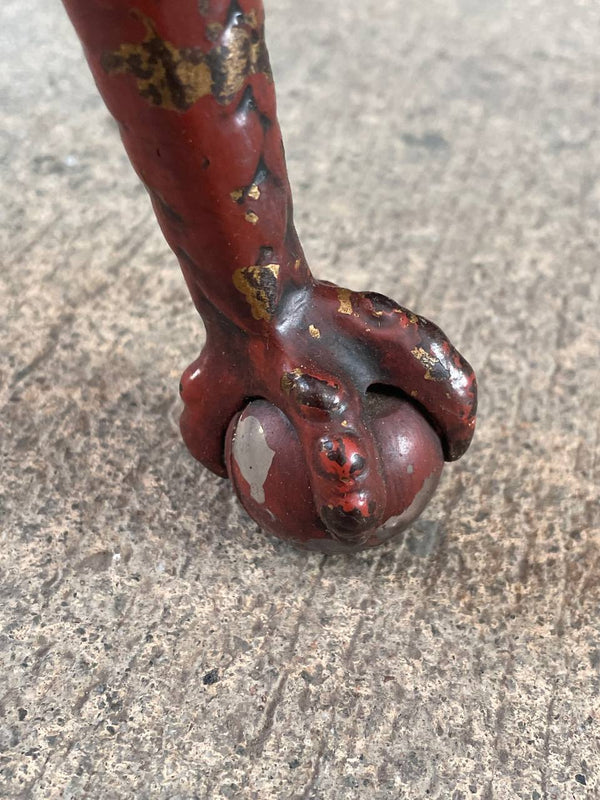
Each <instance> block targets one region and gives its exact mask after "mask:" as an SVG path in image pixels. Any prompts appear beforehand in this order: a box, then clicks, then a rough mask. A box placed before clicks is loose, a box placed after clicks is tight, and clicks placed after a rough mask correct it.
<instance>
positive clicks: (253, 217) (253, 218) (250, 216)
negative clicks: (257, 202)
mask: <svg viewBox="0 0 600 800" xmlns="http://www.w3.org/2000/svg"><path fill="white" fill-rule="evenodd" d="M244 218H245V220H246V222H249V223H250V224H251V225H256V223H257V222H258V214H255V213H254V211H246V213H245V214H244Z"/></svg>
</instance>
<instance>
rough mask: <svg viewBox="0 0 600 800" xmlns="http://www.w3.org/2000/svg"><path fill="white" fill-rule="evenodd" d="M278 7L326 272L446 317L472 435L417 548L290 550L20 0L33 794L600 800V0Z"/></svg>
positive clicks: (5, 346)
mask: <svg viewBox="0 0 600 800" xmlns="http://www.w3.org/2000/svg"><path fill="white" fill-rule="evenodd" d="M267 12H268V38H269V44H270V50H271V56H272V61H273V66H274V71H275V75H276V81H277V86H278V96H279V109H280V119H281V122H282V127H283V130H284V134H285V140H286V146H287V152H288V160H289V167H290V173H291V178H292V183H293V186H294V188H295V200H296V208H297V218H298V225H299V229H300V233H301V235H302V236H303V241H304V243H305V248H306V251H307V254H308V256H309V258H310V261H311V263H312V265H313V269H314V271H315V272H316V273H317V274H318V275H319V276H321V277H325V278H328V279H331V280H337V281H339V282H340V283H342V284H346V285H349V286H351V287H352V288H356V289H362V288H367V287H369V288H372V289H375V290H377V291H380V292H384V293H387V294H390V295H391V296H393V297H395V298H396V299H398V300H399V301H400V302H402V303H403V304H405V305H407V306H409V307H410V308H412V309H414V310H415V311H418V312H420V313H422V314H424V315H426V316H428V317H431V318H432V319H434V320H436V321H437V322H438V324H440V325H441V326H442V327H443V328H444V330H446V331H447V332H448V334H449V335H450V336H451V338H452V340H453V341H454V342H455V344H456V345H457V346H459V347H460V349H461V350H462V351H463V352H464V353H465V355H466V356H467V357H468V358H469V360H470V361H471V362H472V363H473V365H474V366H475V368H476V370H477V372H478V375H479V379H480V387H481V414H480V423H479V428H478V433H477V436H476V440H475V443H474V445H473V447H472V449H471V450H470V451H469V453H468V455H467V456H466V457H465V458H464V460H462V461H461V462H459V463H457V464H456V465H453V466H451V467H449V468H448V469H447V470H446V473H445V477H444V479H443V482H442V486H441V489H440V491H439V493H438V495H437V497H436V499H435V501H434V502H433V503H432V504H431V506H430V507H429V508H428V509H427V510H426V512H425V514H424V516H423V517H422V519H421V521H420V522H419V523H418V524H417V525H416V526H415V527H414V528H413V529H412V530H411V531H409V532H408V533H407V534H406V536H405V537H404V539H403V541H401V542H400V543H398V544H396V545H388V546H386V547H384V548H382V549H380V550H379V551H373V552H369V553H365V554H362V555H358V556H338V557H332V556H318V555H314V554H313V555H311V554H306V553H301V552H296V551H294V550H292V549H290V548H289V547H287V546H286V545H284V544H282V543H279V542H278V541H275V540H273V539H271V538H267V537H266V536H265V535H263V534H261V533H260V531H259V530H258V529H257V528H256V526H255V525H254V524H253V523H252V522H251V521H250V520H249V519H248V517H247V516H246V515H245V513H244V512H243V511H241V510H240V507H239V506H238V504H237V502H236V501H235V499H234V498H233V497H232V495H231V492H230V489H229V487H228V484H227V483H226V482H225V481H222V480H220V479H218V478H215V477H213V476H212V475H210V474H208V473H207V472H206V471H204V470H203V469H202V468H201V467H200V466H199V465H198V464H197V463H195V462H194V461H193V460H192V459H191V457H190V456H189V455H188V454H187V452H186V451H185V449H184V447H183V444H182V442H181V441H180V438H179V434H178V431H177V415H178V399H177V383H178V377H179V374H180V372H181V371H182V370H183V368H184V367H185V366H186V365H187V364H188V362H189V361H191V360H192V358H194V357H195V355H196V354H197V352H198V351H199V349H200V347H201V344H202V336H203V334H202V327H201V324H200V322H199V320H198V318H197V316H196V314H195V312H194V310H193V308H192V304H191V301H190V300H189V298H188V295H187V292H186V289H185V286H184V283H183V280H182V278H181V276H180V274H179V271H178V268H177V264H176V262H175V259H174V257H173V256H172V255H171V253H170V252H169V251H168V249H167V247H166V245H165V244H164V242H163V240H162V238H161V236H160V234H159V232H158V228H157V226H156V224H155V221H154V218H153V216H152V213H151V210H150V206H149V202H148V200H147V198H146V195H145V192H144V190H143V189H142V187H141V186H140V184H139V183H138V182H137V180H136V178H135V177H134V175H133V173H132V171H131V169H130V168H129V166H128V163H127V161H126V158H125V156H124V153H123V151H122V149H121V147H120V144H119V142H118V139H117V135H116V131H115V126H114V124H113V123H112V122H111V120H110V119H109V117H108V115H107V112H106V111H105V109H104V107H103V105H102V103H101V101H100V99H99V97H98V96H97V94H96V92H95V89H94V86H93V84H92V81H91V79H90V77H89V74H88V72H87V69H86V67H85V66H84V63H83V60H82V58H81V54H80V49H79V46H78V43H77V41H76V39H75V36H74V34H73V32H72V30H71V29H70V26H69V23H68V21H67V19H66V17H65V15H64V13H63V11H62V8H61V7H60V4H59V3H58V2H57V0H4V2H3V3H2V6H1V9H0V14H1V17H2V25H1V28H0V36H1V37H2V40H3V41H2V51H3V53H4V56H5V59H4V63H3V69H2V71H1V73H0V92H1V99H2V109H3V111H2V129H1V131H0V146H1V148H2V158H3V162H2V164H3V167H2V168H3V192H2V197H1V200H0V202H1V203H2V206H3V212H4V223H3V226H2V261H3V269H2V273H1V275H0V293H1V297H2V303H1V306H0V314H1V319H0V328H1V330H2V342H3V343H2V347H1V352H0V395H1V401H0V405H1V408H2V411H1V417H0V425H1V430H0V436H1V466H0V514H1V539H0V541H1V547H2V551H1V552H2V557H1V560H0V797H2V798H13V797H14V798H17V797H18V798H21V797H23V798H24V797H31V798H136V799H137V800H140V799H142V800H143V799H144V798H169V799H172V800H192V798H202V799H204V798H219V797H225V798H241V799H242V800H251V799H256V800H265V799H268V800H270V799H271V798H286V800H287V798H296V799H297V800H300V798H304V800H325V799H326V800H338V799H340V800H345V798H374V800H388V799H389V800H400V799H403V798H408V799H409V800H412V799H413V798H415V799H420V798H443V800H466V799H467V798H482V799H484V798H485V800H492V798H496V799H497V800H509V799H512V798H523V799H525V798H527V800H542V798H553V799H556V798H584V797H585V798H596V797H600V696H599V692H600V525H599V508H598V486H599V485H600V475H599V464H600V460H599V459H598V450H599V442H598V420H599V413H598V412H599V404H600V401H599V397H600V385H599V376H598V360H599V344H600V341H599V340H600V336H599V324H598V323H599V317H598V308H599V297H598V295H599V293H600V280H599V275H598V265H599V260H600V244H599V243H600V136H599V133H598V132H599V130H600V83H599V79H598V76H599V74H600V49H599V48H598V31H599V30H600V27H599V26H600V5H599V4H598V3H597V2H596V1H595V0H589V1H588V2H585V0H581V2H578V3H574V2H571V1H570V0H552V2H548V0H544V1H543V2H542V1H541V0H503V1H502V2H499V1H498V0H429V1H428V2H427V3H424V2H422V0H345V2H343V3H341V2H340V3H326V4H323V3H321V2H318V0H303V2H302V4H299V3H296V2H293V0H270V1H269V2H268V3H267Z"/></svg>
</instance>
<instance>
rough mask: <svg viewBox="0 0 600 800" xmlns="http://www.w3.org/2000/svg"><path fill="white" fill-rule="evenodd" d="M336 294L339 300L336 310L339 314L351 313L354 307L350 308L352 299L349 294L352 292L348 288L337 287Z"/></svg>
mask: <svg viewBox="0 0 600 800" xmlns="http://www.w3.org/2000/svg"><path fill="white" fill-rule="evenodd" d="M337 296H338V300H339V303H340V305H339V307H338V311H339V313H340V314H352V313H353V311H354V309H353V308H352V301H351V299H350V298H351V296H352V292H351V291H350V289H339V288H338V290H337Z"/></svg>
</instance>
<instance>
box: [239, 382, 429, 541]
mask: <svg viewBox="0 0 600 800" xmlns="http://www.w3.org/2000/svg"><path fill="white" fill-rule="evenodd" d="M365 419H366V421H367V427H368V428H369V429H370V430H371V431H372V433H373V436H374V437H375V441H376V443H377V448H378V452H379V460H380V462H379V464H378V467H379V469H380V470H381V472H382V474H383V476H384V480H385V485H386V490H387V506H386V509H385V513H384V516H383V522H382V524H381V525H380V527H379V528H377V529H375V530H373V531H371V532H370V533H369V534H368V538H367V539H366V540H365V541H361V542H359V543H349V542H344V541H343V539H341V538H337V539H336V538H334V537H333V536H332V535H331V534H330V533H329V532H328V531H327V530H326V529H325V526H324V524H323V522H322V521H321V519H320V517H319V514H318V512H317V509H316V508H315V503H314V500H313V496H312V492H311V488H310V483H309V478H308V471H307V468H306V463H305V459H304V454H303V451H302V448H301V446H300V442H299V440H298V437H297V435H296V432H295V430H294V428H293V427H292V424H291V422H290V421H289V419H288V418H287V416H286V415H285V414H284V413H283V411H281V409H279V408H277V406H274V405H272V404H271V403H268V402H267V401H266V400H254V401H252V402H251V403H249V404H248V405H247V406H246V408H245V409H244V411H243V412H242V413H241V414H238V415H237V416H236V417H235V418H234V419H233V420H232V422H231V424H230V426H229V429H228V431H227V437H226V448H225V453H226V462H227V470H228V472H229V477H230V479H231V481H232V483H233V486H234V488H235V491H236V494H237V496H238V497H239V499H240V502H241V503H242V505H243V507H244V508H245V509H246V511H247V512H248V514H249V515H250V516H251V517H252V519H254V520H255V521H256V522H257V523H258V524H259V525H260V526H261V527H262V528H264V529H265V530H267V531H269V532H270V533H272V534H274V535H275V536H278V537H279V538H280V539H285V540H287V541H289V542H291V543H292V544H294V545H296V546H298V547H302V548H305V549H309V550H317V551H320V552H324V553H334V552H352V551H356V550H361V549H364V548H366V547H374V546H376V545H378V544H382V543H383V542H386V541H389V540H390V539H391V538H393V537H394V536H396V535H397V534H398V533H400V532H401V531H402V530H404V529H405V528H406V527H408V526H409V525H410V524H411V523H412V522H414V521H415V519H416V518H417V517H418V516H419V515H420V514H421V512H422V511H423V509H424V508H425V506H426V505H427V503H428V502H429V500H430V498H431V496H432V495H433V493H434V491H435V489H436V486H437V484H438V482H439V479H440V475H441V473H442V468H443V464H444V456H443V452H442V447H441V443H440V440H439V438H438V436H437V434H436V433H435V432H434V431H433V429H432V428H431V426H430V425H429V423H428V422H427V420H426V419H425V417H424V416H423V415H422V414H421V413H420V412H419V411H418V410H417V409H415V407H414V406H413V405H412V404H411V403H410V402H409V401H407V400H405V399H402V398H398V397H395V396H390V395H384V394H378V393H375V392H373V393H371V392H369V393H368V394H367V396H366V401H365Z"/></svg>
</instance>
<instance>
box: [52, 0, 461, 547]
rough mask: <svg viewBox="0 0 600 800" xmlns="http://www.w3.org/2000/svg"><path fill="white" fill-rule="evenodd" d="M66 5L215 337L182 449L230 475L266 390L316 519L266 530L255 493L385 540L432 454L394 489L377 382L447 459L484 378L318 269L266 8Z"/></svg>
mask: <svg viewBox="0 0 600 800" xmlns="http://www.w3.org/2000/svg"><path fill="white" fill-rule="evenodd" d="M64 4H65V6H66V8H67V10H68V12H69V14H70V16H71V19H72V21H73V23H74V25H75V28H76V30H77V32H78V34H79V36H80V38H81V40H82V42H83V45H84V49H85V53H86V56H87V59H88V62H89V64H90V67H91V69H92V72H93V74H94V77H95V79H96V83H97V85H98V88H99V90H100V92H101V94H102V96H103V98H104V100H105V102H106V104H107V106H108V108H109V109H110V111H111V113H112V114H113V116H114V117H115V118H116V119H117V121H118V123H119V127H120V130H121V136H122V139H123V143H124V145H125V147H126V149H127V152H128V154H129V157H130V159H131V162H132V164H133V165H134V167H135V169H136V171H137V173H138V175H139V176H140V178H141V180H142V181H143V182H144V185H145V186H146V188H147V190H148V192H149V194H150V198H151V200H152V204H153V207H154V210H155V213H156V216H157V218H158V221H159V223H160V226H161V228H162V230H163V233H164V235H165V237H166V239H167V241H168V243H169V244H170V246H171V247H172V249H173V250H174V252H175V253H176V254H177V256H178V258H179V262H180V264H181V268H182V270H183V273H184V276H185V279H186V281H187V285H188V287H189V290H190V292H191V294H192V297H193V300H194V303H195V305H196V307H197V309H198V311H199V312H200V314H201V315H202V318H203V320H204V323H205V326H206V334H207V338H206V345H205V347H204V349H203V350H202V353H201V354H200V356H199V357H198V359H197V360H196V361H195V362H194V363H193V364H191V365H190V367H188V369H187V370H186V371H185V373H184V375H183V378H182V384H181V395H182V398H183V401H184V404H185V410H184V412H183V415H182V419H181V429H182V433H183V437H184V439H185V442H186V444H187V446H188V447H189V449H190V451H191V452H192V454H193V455H194V456H195V457H196V458H198V459H199V460H200V461H201V462H202V463H203V464H205V465H206V466H207V467H208V468H209V469H211V470H213V471H214V472H216V473H217V474H219V475H223V476H224V475H226V474H227V468H226V465H225V458H224V442H225V436H226V431H227V429H228V426H229V424H230V422H231V420H232V419H233V418H234V417H235V416H236V414H239V413H240V412H241V411H242V409H243V408H244V407H245V406H246V404H247V402H248V399H249V398H257V397H258V398H265V400H267V401H268V402H269V404H271V405H270V407H271V408H275V409H276V410H277V409H281V412H278V413H281V414H283V415H285V419H286V425H284V426H282V424H280V419H279V417H277V420H279V421H278V422H277V425H278V428H277V429H278V430H280V432H281V434H280V435H279V436H278V437H275V438H276V439H277V447H278V448H279V450H278V451H277V452H276V456H275V458H274V460H273V464H274V465H275V463H276V462H277V461H278V459H279V458H280V456H281V452H282V450H283V451H285V449H286V443H285V437H283V433H282V432H283V431H286V433H285V435H286V436H288V437H292V439H293V441H294V447H295V448H296V451H297V452H296V457H297V458H298V459H300V461H299V462H298V463H299V466H298V469H299V470H300V471H301V472H302V476H303V477H302V481H304V484H303V485H305V488H306V487H309V489H308V491H309V505H310V519H311V520H312V522H311V523H310V525H309V524H308V522H307V529H306V532H305V534H303V533H302V531H301V530H298V526H297V525H296V524H295V523H294V524H292V522H293V521H290V522H289V525H290V526H291V527H290V528H289V529H286V528H285V526H286V525H287V524H288V522H286V521H285V520H287V517H285V519H284V517H281V518H280V522H279V523H278V525H276V526H275V527H273V525H272V524H269V523H268V519H269V517H268V515H266V516H267V519H265V514H262V513H261V509H260V508H249V505H248V504H247V503H246V500H244V502H245V504H246V507H247V508H249V510H250V511H251V513H252V514H253V516H254V517H255V519H257V520H258V521H259V522H261V524H263V525H264V526H265V527H267V528H268V529H270V530H273V531H274V532H275V533H278V535H281V536H284V538H285V537H287V538H290V536H291V534H290V531H291V530H292V528H293V530H294V533H293V536H292V537H291V538H293V539H294V540H296V541H300V540H304V541H308V540H310V541H313V542H314V541H316V542H320V543H321V545H322V547H323V548H325V547H326V546H325V545H324V544H323V543H324V542H325V540H327V541H329V542H331V540H332V537H334V538H336V539H337V540H338V542H339V541H340V540H344V541H346V542H347V543H348V546H351V547H355V546H359V545H364V544H365V543H371V544H372V543H376V541H375V538H376V537H375V534H374V531H376V530H378V529H379V528H380V525H381V524H382V522H383V521H384V520H385V519H387V517H389V516H396V515H399V514H401V513H402V512H403V511H404V510H405V509H406V508H408V507H409V506H410V504H411V502H412V501H413V499H414V497H415V496H416V494H418V492H419V490H420V487H421V486H422V485H423V483H424V480H425V473H426V472H427V469H429V467H431V463H432V462H431V458H432V457H430V456H428V457H427V458H424V459H423V460H424V462H427V464H428V465H429V466H427V468H425V467H424V468H423V469H422V470H421V471H419V473H418V475H419V476H420V479H421V483H418V478H415V479H411V481H409V484H410V486H411V487H412V489H411V490H410V491H407V492H404V493H403V490H402V489H401V488H398V486H397V485H396V483H395V482H396V481H404V482H406V480H407V478H406V475H401V474H400V473H398V471H397V470H396V469H395V467H394V465H393V464H389V463H388V461H387V459H389V458H396V459H398V457H399V456H398V452H396V451H393V452H389V451H387V450H386V448H385V441H383V440H382V439H381V437H380V436H378V434H376V429H378V424H379V423H378V416H377V414H373V413H371V412H370V411H369V409H370V408H371V406H372V403H371V400H370V399H368V398H370V397H371V396H372V395H369V394H368V390H369V389H370V388H371V387H374V386H380V387H387V390H389V391H395V392H397V394H398V396H400V397H402V398H404V399H403V400H402V401H400V400H397V401H396V403H397V406H398V407H402V408H403V409H404V412H403V413H404V417H403V419H408V418H409V417H410V419H411V420H412V423H411V424H413V425H414V426H416V429H419V430H420V426H421V422H420V421H419V422H417V421H418V420H423V424H425V425H427V429H428V430H431V429H434V430H435V432H436V434H437V436H438V437H439V441H440V442H441V447H442V449H443V453H444V455H445V457H446V459H447V460H453V459H456V458H459V457H460V456H461V455H462V454H463V453H464V451H465V450H466V449H467V447H468V445H469V443H470V441H471V438H472V435H473V430H474V425H475V410H476V386H475V377H474V374H473V371H472V370H471V368H470V366H469V365H468V364H467V362H466V361H465V360H464V359H463V358H462V356H461V355H460V354H459V353H458V352H457V351H456V350H455V349H454V348H453V347H452V345H451V344H450V343H449V342H448V340H447V339H446V337H445V336H444V334H443V333H442V332H441V331H440V330H439V328H437V327H436V326H435V325H433V324H432V323H431V322H428V321H427V320H425V319H424V318H422V317H419V316H416V315H415V314H413V313H411V312H410V311H408V310H406V309H404V308H402V307H400V306H398V305H397V304H396V303H394V302H393V301H391V300H389V299H388V298H386V297H383V296H381V295H378V294H375V293H372V292H367V293H355V292H351V291H349V290H347V289H340V288H338V287H336V286H334V285H332V284H329V283H326V282H322V281H317V280H315V279H314V278H313V276H312V275H311V272H310V270H309V268H308V265H307V263H306V260H305V258H304V254H303V252H302V248H301V245H300V242H299V240H298V236H297V234H296V231H295V228H294V224H293V216H292V198H291V192H290V187H289V183H288V178H287V171H286V166H285V159H284V154H283V145H282V141H281V133H280V129H279V125H278V122H277V116H276V106H275V91H274V86H273V81H272V76H271V70H270V66H269V61H268V55H267V51H266V47H265V44H264V32H263V25H264V12H263V6H262V2H259V0H202V2H199V0H178V2H177V3H157V2H156V0H64ZM406 398H409V399H410V400H407V399H406ZM385 402H386V403H388V406H389V400H388V399H386V401H385ZM409 408H410V409H411V411H410V413H409V411H408V410H407V409H409ZM415 409H418V410H419V412H420V413H416V412H415ZM263 411H264V409H263ZM411 415H412V416H411ZM421 415H423V416H421ZM267 419H268V420H270V421H271V422H272V423H273V424H275V421H276V420H275V417H273V415H272V414H270V415H267ZM424 419H426V420H427V423H425V422H424ZM386 420H387V422H386V425H391V424H392V422H393V420H394V415H393V414H391V415H390V414H387V416H386ZM267 424H270V422H268V423H267ZM294 437H295V438H294ZM386 438H387V439H389V438H392V439H393V438H394V432H393V430H391V429H390V430H387V428H386V434H385V436H384V437H383V439H386ZM417 438H418V441H420V442H421V443H422V442H423V441H424V440H423V437H421V438H419V437H417ZM292 439H290V441H292ZM290 447H291V445H290ZM288 449H289V448H288ZM426 449H427V448H426ZM427 452H429V451H427ZM394 453H396V454H395V455H394ZM434 460H435V459H434ZM415 461H416V462H418V461H419V459H418V458H416V459H415ZM430 462H431V463H430ZM230 468H231V465H230ZM273 469H275V466H273ZM431 469H433V467H432V468H431ZM431 469H430V472H429V473H428V474H432V472H431ZM436 469H437V468H436ZM434 472H435V470H434ZM436 474H437V473H436ZM233 480H234V483H235V484H236V486H237V488H238V491H240V492H241V493H242V494H243V487H242V488H240V486H241V484H240V481H239V480H238V479H236V477H235V474H234V475H233ZM268 481H271V477H270V476H269V479H268ZM430 483H431V481H430ZM417 484H418V486H417ZM428 485H429V484H428ZM413 490H414V491H413ZM268 492H270V493H271V495H274V493H279V494H278V495H277V496H278V498H279V499H277V498H275V497H274V496H268V497H267V500H266V506H265V510H267V509H268V508H270V507H271V506H272V507H275V506H277V504H278V503H279V504H283V506H286V505H289V504H290V503H291V502H292V501H294V503H295V495H294V493H293V492H291V490H290V489H289V487H286V485H285V484H284V483H281V484H276V483H273V484H272V486H271V484H269V487H268ZM390 498H393V502H392V500H391V499H390ZM255 505H256V504H255ZM292 505H293V503H292ZM295 519H297V517H295ZM315 520H317V522H316V523H315V522H314V521H315ZM313 523H314V524H313ZM315 526H316V527H315ZM315 531H317V532H318V534H317V533H315ZM374 537H375V538H374ZM329 546H330V545H327V547H329Z"/></svg>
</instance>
